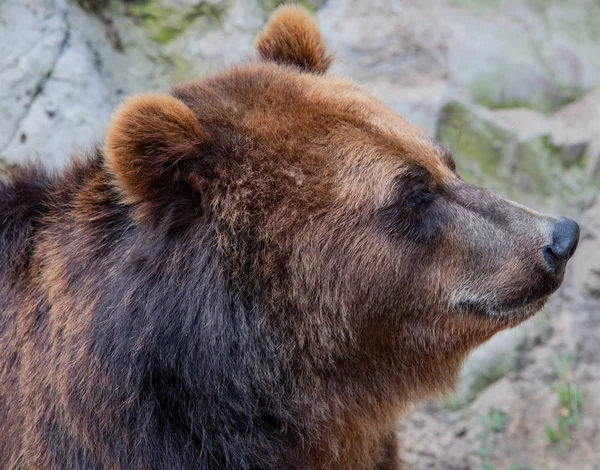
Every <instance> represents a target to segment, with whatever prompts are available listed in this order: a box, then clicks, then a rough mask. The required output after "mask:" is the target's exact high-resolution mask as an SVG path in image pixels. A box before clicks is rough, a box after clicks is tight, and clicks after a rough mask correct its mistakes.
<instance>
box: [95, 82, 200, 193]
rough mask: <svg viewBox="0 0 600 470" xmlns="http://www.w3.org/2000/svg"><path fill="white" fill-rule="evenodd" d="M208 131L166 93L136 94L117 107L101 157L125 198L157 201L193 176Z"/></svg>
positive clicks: (181, 104) (183, 106)
mask: <svg viewBox="0 0 600 470" xmlns="http://www.w3.org/2000/svg"><path fill="white" fill-rule="evenodd" d="M207 140H208V136H207V134H206V133H205V132H204V130H203V129H202V127H201V126H200V123H199V122H198V119H197V117H196V115H195V114H194V113H193V112H192V110H191V109H190V108H188V107H187V106H186V105H185V104H184V103H183V102H181V101H179V100H178V99H176V98H174V97H173V96H171V95H166V94H165V95H158V94H156V95H139V96H134V97H132V98H130V99H129V100H127V101H126V102H125V103H124V104H122V105H121V107H120V108H119V109H118V110H117V111H116V113H115V114H114V115H113V117H112V121H111V123H110V126H109V128H108V131H107V133H106V144H105V158H106V164H107V167H108V169H109V171H110V172H111V173H112V174H113V175H114V177H115V180H116V185H117V186H118V188H119V189H121V191H122V192H123V193H124V196H125V197H124V200H125V202H127V203H130V204H134V203H138V202H142V201H156V200H157V199H160V198H162V197H164V196H165V195H166V193H167V192H174V191H176V190H177V189H178V188H179V187H180V185H181V183H185V182H187V181H189V179H190V178H192V175H190V168H191V167H192V165H191V164H190V162H191V161H193V160H196V161H197V160H199V159H200V158H201V154H202V147H203V145H204V144H205V143H206V142H207Z"/></svg>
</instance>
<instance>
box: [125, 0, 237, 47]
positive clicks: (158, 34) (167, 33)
mask: <svg viewBox="0 0 600 470" xmlns="http://www.w3.org/2000/svg"><path fill="white" fill-rule="evenodd" d="M226 10H227V6H226V5H217V4H214V3H210V2H208V1H203V2H201V3H199V4H197V5H192V6H188V7H187V8H181V7H176V6H174V5H173V4H172V3H171V2H167V1H165V0H145V1H144V2H142V3H136V4H133V5H131V7H130V8H129V14H130V15H131V16H133V17H134V18H138V19H139V20H141V21H142V22H143V24H144V27H145V28H146V31H147V33H148V36H149V37H150V38H151V39H153V40H154V41H156V42H159V43H161V44H166V43H169V42H171V41H173V40H175V39H176V38H177V37H178V36H179V35H180V34H181V33H183V32H184V31H185V30H186V29H187V28H188V27H189V26H190V25H191V24H192V23H194V22H195V21H196V20H198V19H199V18H203V19H204V24H203V25H198V27H199V28H202V27H204V28H208V27H210V26H211V25H217V24H220V23H221V22H222V19H223V15H224V14H225V11H226Z"/></svg>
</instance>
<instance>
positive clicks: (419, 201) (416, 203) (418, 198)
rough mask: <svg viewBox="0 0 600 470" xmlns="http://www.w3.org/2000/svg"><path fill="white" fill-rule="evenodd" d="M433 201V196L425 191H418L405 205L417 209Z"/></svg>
mask: <svg viewBox="0 0 600 470" xmlns="http://www.w3.org/2000/svg"><path fill="white" fill-rule="evenodd" d="M431 201H433V194H432V193H430V192H429V191H427V190H426V189H420V190H418V191H416V192H414V193H413V194H412V195H411V196H410V197H409V198H408V200H407V201H406V203H407V205H408V206H409V207H412V208H415V209H416V208H419V207H423V206H425V205H427V204H429V203H430V202H431Z"/></svg>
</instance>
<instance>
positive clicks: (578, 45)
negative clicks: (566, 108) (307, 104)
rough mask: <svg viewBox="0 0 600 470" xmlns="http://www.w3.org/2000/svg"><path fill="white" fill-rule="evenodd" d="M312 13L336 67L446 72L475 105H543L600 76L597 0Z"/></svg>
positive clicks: (349, 5)
mask: <svg viewBox="0 0 600 470" xmlns="http://www.w3.org/2000/svg"><path fill="white" fill-rule="evenodd" d="M318 18H319V23H320V25H321V27H322V29H323V31H324V33H325V36H326V39H327V40H328V42H329V43H330V44H332V45H335V48H336V52H337V53H338V57H339V64H338V66H337V69H338V70H340V71H341V72H343V73H347V74H350V75H352V76H354V77H356V78H359V79H361V80H364V79H371V78H374V77H378V76H382V75H389V76H393V77H395V79H396V80H400V79H401V80H403V81H404V82H405V83H411V84H415V83H419V82H420V81H421V80H423V79H424V78H425V79H427V80H437V79H447V80H449V81H450V83H451V84H452V85H454V86H457V87H459V88H462V89H465V90H468V91H470V92H471V93H472V94H473V97H474V99H475V101H477V102H479V103H480V104H484V105H487V106H491V107H507V106H511V107H514V106H515V105H517V104H519V105H527V106H528V107H534V108H536V109H540V110H544V111H551V110H554V109H556V108H557V107H559V106H560V105H561V104H563V103H564V102H566V101H569V100H572V99H573V98H576V97H578V96H580V95H581V94H582V93H583V92H585V91H587V90H589V89H591V88H592V87H593V86H595V85H596V84H597V83H598V82H599V81H600V55H599V54H597V49H596V45H595V44H596V41H597V39H596V31H597V29H598V27H599V26H600V5H598V4H597V3H595V2H594V0H582V1H580V2H564V1H560V0H551V1H548V2H531V1H528V0H508V1H506V2H490V1H487V0H477V1H466V0H433V1H429V2H414V1H408V0H405V1H396V2H382V1H377V2H364V1H362V0H330V1H328V2H327V3H326V4H325V5H324V6H323V8H322V9H321V10H320V11H319V13H318Z"/></svg>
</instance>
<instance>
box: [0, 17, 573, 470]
mask: <svg viewBox="0 0 600 470" xmlns="http://www.w3.org/2000/svg"><path fill="white" fill-rule="evenodd" d="M257 47H258V49H259V51H260V53H261V56H262V59H263V60H262V61H261V62H259V63H256V64H253V65H247V66H244V67H239V68H232V69H229V70H227V71H225V72H222V73H219V74H216V75H214V76H211V77H207V78H205V79H202V80H199V81H197V82H195V83H191V84H188V85H184V86H181V87H176V88H175V89H173V90H172V92H171V94H169V95H147V96H142V97H137V98H132V99H130V100H129V101H127V102H126V104H124V105H123V106H122V107H121V108H120V109H119V110H118V111H117V112H116V114H115V116H114V117H113V120H112V122H111V124H110V127H109V129H108V131H107V138H106V144H105V146H104V147H103V148H98V149H97V151H96V152H95V153H94V154H92V155H89V156H87V157H83V158H79V159H78V160H77V161H75V162H74V163H73V164H72V165H71V166H70V167H68V168H66V169H64V170H63V171H61V172H60V173H57V174H52V175H51V174H48V173H47V172H46V171H44V170H43V169H41V168H38V167H36V166H24V167H20V168H17V169H14V170H11V171H10V172H8V173H7V174H6V175H4V179H2V180H0V316H1V321H0V422H1V423H2V433H1V434H0V468H2V469H11V470H16V469H19V470H25V469H28V470H33V469H35V470H45V469H55V468H68V469H123V470H125V469H127V470H129V469H148V470H150V469H157V470H159V469H160V470H164V469H191V468H194V469H206V470H208V469H232V470H233V469H236V470H237V469H242V470H259V469H260V470H275V469H297V470H300V469H333V470H335V469H345V470H347V469H358V470H360V469H365V470H366V469H370V470H373V469H380V470H383V469H399V468H400V465H401V464H400V459H399V456H398V444H397V441H396V437H395V427H396V421H397V418H398V417H399V416H400V415H401V414H402V412H403V411H404V410H405V409H406V408H407V406H409V405H410V404H412V403H414V402H416V401H418V400H422V399H423V398H425V397H427V396H431V395H434V394H438V393H441V392H443V391H446V390H447V389H448V388H450V387H452V386H453V384H454V381H455V380H456V377H457V374H458V371H459V367H460V364H461V362H462V361H463V359H464V358H465V357H466V355H467V354H468V352H469V351H470V350H471V349H472V348H473V347H475V346H477V345H478V344H480V343H482V342H483V341H485V340H487V339H488V338H489V337H491V336H492V335H493V334H494V333H495V332H497V331H499V330H501V329H503V328H507V327H510V326H513V325H515V324H517V323H519V322H520V321H522V320H523V319H525V318H527V317H528V316H529V315H531V314H533V313H534V312H535V311H536V310H538V309H539V308H541V306H542V305H543V303H544V302H545V301H546V299H547V298H548V296H549V295H550V294H551V293H552V292H553V291H554V290H555V289H556V288H557V287H558V285H559V284H560V282H561V280H562V274H563V273H562V272H560V273H558V274H557V273H550V272H549V271H548V269H547V267H546V265H545V263H544V260H543V257H542V252H541V247H542V246H544V245H547V244H548V243H550V242H551V238H552V235H551V230H550V228H549V227H550V225H551V221H552V219H550V218H547V217H545V216H542V215H540V214H536V213H533V212H532V211H529V210H526V209H524V208H522V207H520V206H517V205H515V204H512V203H509V202H507V201H504V200H502V199H501V198H499V197H498V196H496V195H495V194H493V193H491V192H489V191H487V190H484V189H482V188H476V187H473V186H470V185H468V184H466V183H465V182H463V181H462V180H461V179H460V178H459V177H458V175H457V174H456V172H455V168H454V163H453V161H452V157H451V155H450V153H449V152H448V150H447V149H445V148H444V147H442V146H440V145H439V144H437V143H435V142H433V141H432V140H431V139H429V138H428V137H427V136H426V135H424V133H423V131H422V130H420V129H419V128H417V127H415V126H412V125H410V124H409V123H407V122H406V121H405V120H403V119H402V118H401V117H399V116H397V115H396V114H395V113H394V112H393V111H391V110H390V109H389V108H387V107H386V106H385V105H383V104H382V103H381V102H379V101H378V100H377V99H375V98H373V97H372V96H370V95H369V94H367V93H365V92H364V91H363V90H362V89H361V88H360V87H359V86H357V85H356V84H354V83H353V82H350V81H347V80H343V79H339V78H335V77H331V76H327V75H325V74H324V72H325V71H326V69H327V66H328V64H329V59H328V56H327V55H326V53H325V50H324V47H323V42H322V39H321V37H320V35H319V34H318V31H317V30H316V27H315V25H314V21H313V20H312V19H311V18H310V16H309V15H308V14H307V13H306V12H304V11H303V10H301V9H298V8H295V7H285V8H282V9H280V10H279V11H278V12H276V13H275V14H274V16H273V18H272V19H271V21H270V23H269V25H268V26H267V28H266V30H265V32H263V33H262V35H261V36H260V37H259V40H258V43H257Z"/></svg>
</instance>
